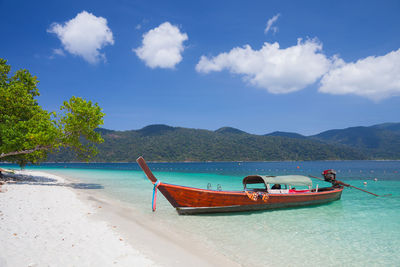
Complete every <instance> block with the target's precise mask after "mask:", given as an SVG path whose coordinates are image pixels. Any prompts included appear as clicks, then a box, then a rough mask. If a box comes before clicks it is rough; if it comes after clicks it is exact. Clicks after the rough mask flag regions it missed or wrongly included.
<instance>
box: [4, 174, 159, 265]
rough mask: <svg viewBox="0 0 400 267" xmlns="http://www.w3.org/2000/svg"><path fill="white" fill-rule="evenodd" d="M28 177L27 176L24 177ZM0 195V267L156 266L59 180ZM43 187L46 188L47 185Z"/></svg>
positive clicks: (11, 187) (9, 188) (10, 186)
mask: <svg viewBox="0 0 400 267" xmlns="http://www.w3.org/2000/svg"><path fill="white" fill-rule="evenodd" d="M25 174H29V173H25ZM36 175H40V176H41V177H42V178H40V179H39V181H41V182H39V184H38V183H37V182H33V183H27V184H26V183H23V184H7V185H5V186H3V188H2V189H3V190H4V189H6V190H7V191H6V192H5V193H0V251H1V252H0V266H153V265H154V263H153V261H151V260H150V259H148V258H146V257H145V256H144V255H143V254H141V253H140V252H139V251H137V250H135V249H133V248H132V247H131V246H130V245H129V244H128V243H126V242H125V241H124V239H123V238H122V237H121V236H120V235H119V234H118V232H116V231H115V230H113V229H112V226H110V225H108V224H107V222H105V221H100V220H95V219H93V218H91V217H92V216H93V214H94V213H96V208H95V207H92V206H90V205H89V204H87V203H84V202H82V201H81V200H80V199H78V198H77V196H76V193H75V192H74V191H73V190H72V189H70V188H68V187H65V186H60V185H59V184H60V183H62V182H64V181H62V179H60V178H57V180H56V181H54V182H49V181H47V180H46V179H43V178H56V177H54V176H49V175H47V174H44V173H36ZM43 181H44V182H43Z"/></svg>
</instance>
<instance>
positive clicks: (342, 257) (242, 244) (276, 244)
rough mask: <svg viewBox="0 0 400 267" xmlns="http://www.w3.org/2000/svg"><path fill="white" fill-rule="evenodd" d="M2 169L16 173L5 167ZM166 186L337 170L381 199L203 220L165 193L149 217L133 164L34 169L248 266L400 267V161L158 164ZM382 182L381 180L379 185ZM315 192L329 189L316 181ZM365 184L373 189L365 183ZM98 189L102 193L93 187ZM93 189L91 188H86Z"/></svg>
mask: <svg viewBox="0 0 400 267" xmlns="http://www.w3.org/2000/svg"><path fill="white" fill-rule="evenodd" d="M0 166H3V167H10V166H5V165H0ZM149 166H150V168H151V169H152V170H153V171H154V173H155V175H156V177H157V178H159V179H160V180H161V181H162V182H167V183H173V184H179V185H187V186H195V187H200V188H206V187H207V184H208V183H211V184H212V188H214V189H215V188H217V185H220V186H221V187H222V189H223V190H240V189H242V184H241V182H242V179H243V177H244V176H246V175H249V174H271V175H283V174H301V175H308V174H311V175H314V176H319V177H320V173H321V172H322V171H323V170H324V169H328V168H333V169H335V170H337V172H338V179H339V180H341V181H344V182H347V183H350V184H352V185H354V186H357V187H360V188H363V189H365V190H368V191H372V192H374V193H376V194H380V195H383V194H392V196H390V197H374V196H372V195H369V194H366V193H364V192H361V191H359V190H356V189H345V190H344V192H343V195H342V199H341V200H339V201H335V202H333V203H331V204H327V205H321V206H315V207H307V208H296V209H285V210H274V211H263V212H253V213H232V214H216V215H201V216H179V215H178V214H177V213H176V211H175V210H174V209H173V208H172V207H171V206H170V204H169V203H168V202H167V201H166V200H165V198H164V197H163V196H162V195H161V194H159V197H158V200H157V211H156V212H155V213H152V212H151V195H152V185H151V183H150V182H149V181H148V180H147V178H146V177H145V176H144V174H143V173H142V172H141V171H140V169H139V167H138V166H137V164H134V163H114V164H104V163H90V164H84V163H82V164H79V163H75V164H72V163H71V164H42V165H41V166H35V167H32V166H30V167H28V169H38V170H43V171H48V172H51V173H54V174H59V175H63V176H68V177H73V178H77V179H79V180H81V181H82V182H85V183H91V184H99V185H101V186H102V187H101V188H102V189H93V190H97V191H101V192H102V193H104V194H106V195H108V196H110V197H113V198H116V199H119V200H121V201H124V202H126V203H128V204H129V205H132V206H133V207H134V208H135V209H136V210H138V212H140V213H141V214H143V216H151V218H152V220H155V221H157V222H159V223H162V224H164V225H167V226H170V227H173V228H176V229H179V231H180V232H181V233H188V234H191V235H192V236H195V237H196V238H197V240H198V241H199V242H202V243H204V244H206V246H209V247H210V249H214V250H217V251H219V252H221V253H223V254H225V255H226V256H228V257H230V258H231V259H233V260H235V261H237V262H239V263H241V264H243V265H245V266H251V265H252V266H276V265H279V266H282V265H289V266H305V265H312V266H316V265H327V266H338V265H341V266H347V265H350V266H365V265H367V266H398V265H399V262H400V254H399V250H400V161H321V162H225V163H152V164H149ZM375 178H377V179H378V181H374V179H375ZM313 182H314V186H315V185H317V184H318V185H319V187H322V186H325V185H326V184H325V183H324V182H322V181H319V180H313ZM364 182H367V185H364ZM95 188H98V187H95ZM88 190H89V189H88Z"/></svg>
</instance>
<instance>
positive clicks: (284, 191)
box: [136, 157, 343, 214]
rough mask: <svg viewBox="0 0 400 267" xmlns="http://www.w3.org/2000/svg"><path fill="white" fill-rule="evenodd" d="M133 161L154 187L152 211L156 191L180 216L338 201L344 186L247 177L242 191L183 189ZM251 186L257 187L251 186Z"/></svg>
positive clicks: (304, 178)
mask: <svg viewBox="0 0 400 267" xmlns="http://www.w3.org/2000/svg"><path fill="white" fill-rule="evenodd" d="M136 161H137V163H138V164H139V166H140V167H141V168H142V170H143V171H144V173H145V174H146V176H147V177H148V178H149V180H150V181H151V182H152V183H153V185H154V193H153V211H154V210H155V203H154V200H155V199H154V195H155V194H156V193H157V189H158V190H160V192H161V193H162V194H163V195H164V196H165V198H166V199H167V200H168V201H169V203H171V205H172V206H173V207H174V208H175V209H176V210H177V212H178V213H179V214H199V213H217V212H236V211H255V210H266V209H279V208H290V207H300V206H310V205H318V204H323V203H328V202H331V201H335V200H338V199H340V197H341V195H342V191H343V186H342V185H340V184H337V183H332V186H330V187H323V188H318V187H317V188H312V187H311V186H312V181H311V179H310V178H309V177H307V176H302V175H285V176H261V175H250V176H247V177H245V178H244V179H243V186H244V189H243V191H222V190H210V189H200V188H194V187H186V186H180V185H173V184H168V183H163V182H160V181H159V180H157V178H156V177H155V176H154V175H153V173H152V172H151V170H150V169H149V167H148V166H147V164H146V162H145V160H144V159H143V158H142V157H139V158H138V159H137V160H136ZM249 185H251V186H249ZM254 185H257V186H256V187H254ZM294 186H307V187H308V189H305V190H296V189H295V188H294ZM249 187H252V188H249ZM155 196H156V195H155Z"/></svg>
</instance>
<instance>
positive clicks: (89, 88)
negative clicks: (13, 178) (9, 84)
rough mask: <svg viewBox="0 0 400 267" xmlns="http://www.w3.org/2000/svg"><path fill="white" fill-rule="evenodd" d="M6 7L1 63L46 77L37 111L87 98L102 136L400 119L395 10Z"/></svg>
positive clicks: (1, 20) (289, 5) (301, 4)
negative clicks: (99, 114) (163, 127)
mask: <svg viewBox="0 0 400 267" xmlns="http://www.w3.org/2000/svg"><path fill="white" fill-rule="evenodd" d="M0 10H1V14H2V15H1V16H0V36H2V38H1V42H0V57H3V58H5V59H7V60H8V63H9V64H11V66H12V67H13V70H16V69H19V68H26V69H29V70H30V71H31V73H32V74H34V75H36V76H37V77H38V79H39V81H40V83H39V90H40V93H41V96H40V97H39V103H40V104H41V105H42V106H44V107H45V108H46V109H48V110H58V108H59V106H60V105H61V104H62V102H63V101H64V100H67V99H69V98H70V97H71V96H73V95H75V96H81V97H84V98H86V99H90V100H92V101H94V102H97V103H99V105H100V106H101V107H102V108H103V111H104V112H105V113H106V117H105V124H104V128H108V129H114V130H131V129H140V128H142V127H144V126H147V125H149V124H167V125H171V126H181V127H189V128H201V129H209V130H216V129H218V128H220V127H223V126H231V127H235V128H239V129H241V130H244V131H246V132H249V133H255V134H265V133H269V132H273V131H290V132H298V133H301V134H305V135H311V134H316V133H319V132H321V131H324V130H329V129H334V128H346V127H351V126H360V125H364V126H369V125H373V124H378V123H383V122H399V114H400V50H399V49H400V16H399V14H400V2H399V1H196V2H195V1H127V0H126V1H74V0H72V1H18V0H14V1H8V0H6V1H4V0H3V1H2V0H0ZM268 22H269V23H268ZM267 25H269V27H268V29H267Z"/></svg>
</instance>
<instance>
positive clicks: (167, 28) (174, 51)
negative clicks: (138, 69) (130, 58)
mask: <svg viewBox="0 0 400 267" xmlns="http://www.w3.org/2000/svg"><path fill="white" fill-rule="evenodd" d="M187 39H188V36H187V34H186V33H181V32H180V30H179V28H178V27H177V26H174V25H171V23H169V22H164V23H163V24H161V25H160V26H158V27H157V28H154V29H152V30H150V31H148V32H147V33H145V34H143V40H142V46H141V47H138V48H136V49H133V51H134V52H135V53H136V55H137V56H138V57H139V58H140V59H141V60H143V61H144V62H145V63H146V65H147V66H149V67H150V68H156V67H160V68H174V67H175V65H176V64H178V63H179V62H181V60H182V55H181V53H182V52H183V50H184V46H183V42H184V41H186V40H187Z"/></svg>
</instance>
